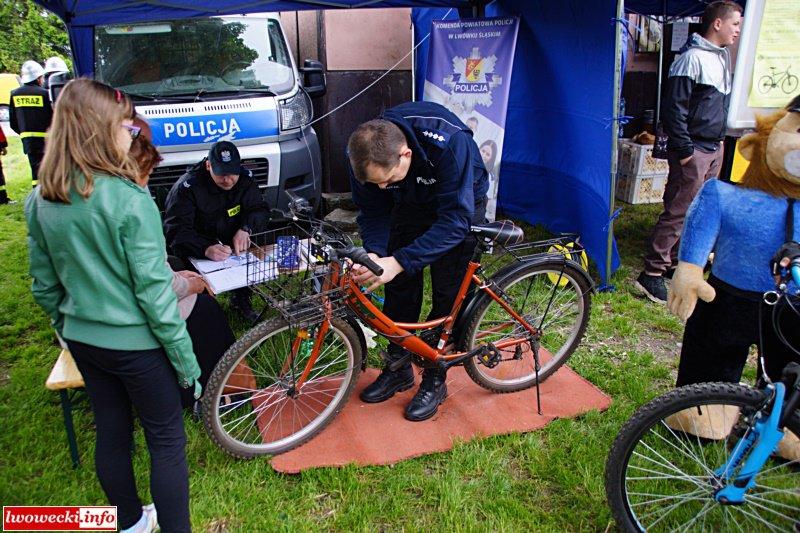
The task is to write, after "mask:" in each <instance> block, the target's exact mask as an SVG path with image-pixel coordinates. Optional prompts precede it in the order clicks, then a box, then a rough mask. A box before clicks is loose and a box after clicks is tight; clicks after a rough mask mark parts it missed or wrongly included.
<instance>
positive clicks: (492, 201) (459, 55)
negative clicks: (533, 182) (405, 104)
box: [423, 17, 519, 220]
mask: <svg viewBox="0 0 800 533" xmlns="http://www.w3.org/2000/svg"><path fill="white" fill-rule="evenodd" d="M518 30H519V19H518V18H517V17H500V18H488V19H463V20H435V21H433V28H432V29H431V44H430V52H429V58H428V72H427V74H426V76H425V91H424V94H423V100H426V101H428V102H436V103H439V104H442V105H443V106H445V107H446V108H448V109H449V110H450V111H452V112H453V113H455V114H456V115H457V116H458V117H459V118H460V119H461V120H462V121H463V122H464V123H465V124H466V125H467V126H469V128H470V129H471V130H472V133H473V138H474V139H475V142H476V143H477V144H478V147H479V148H480V152H481V158H482V159H483V162H484V164H485V165H486V170H487V171H488V172H489V203H488V205H487V207H486V217H487V218H488V219H489V220H494V218H495V213H496V210H497V191H498V183H499V179H500V158H501V155H502V152H503V137H504V135H505V124H506V111H507V109H508V92H509V88H510V87H511V83H510V82H511V71H512V66H513V64H514V49H515V48H516V44H517V31H518Z"/></svg>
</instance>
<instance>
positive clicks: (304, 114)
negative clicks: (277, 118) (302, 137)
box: [280, 92, 311, 130]
mask: <svg viewBox="0 0 800 533" xmlns="http://www.w3.org/2000/svg"><path fill="white" fill-rule="evenodd" d="M280 109H281V129H282V130H294V129H297V128H300V127H302V126H303V125H305V124H308V123H309V122H311V107H310V105H309V101H308V98H306V95H305V94H303V93H302V92H298V93H297V94H295V95H294V96H292V97H291V98H287V99H286V100H281V101H280Z"/></svg>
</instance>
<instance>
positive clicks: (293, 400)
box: [203, 318, 363, 458]
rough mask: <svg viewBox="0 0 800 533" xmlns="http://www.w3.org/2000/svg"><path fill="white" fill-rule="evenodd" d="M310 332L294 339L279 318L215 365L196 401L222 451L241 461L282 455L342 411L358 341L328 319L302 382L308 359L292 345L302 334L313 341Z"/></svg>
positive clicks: (356, 365)
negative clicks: (316, 351)
mask: <svg viewBox="0 0 800 533" xmlns="http://www.w3.org/2000/svg"><path fill="white" fill-rule="evenodd" d="M315 331H316V328H310V329H309V330H304V331H301V332H299V334H298V330H297V329H295V328H292V327H290V326H289V324H288V323H287V322H286V321H285V320H284V319H282V318H275V319H272V320H268V321H266V322H262V323H260V324H258V325H257V326H255V327H254V328H253V329H251V330H250V331H248V332H247V333H246V334H245V335H244V336H243V337H242V338H241V339H240V340H239V341H237V342H236V343H235V344H234V345H233V346H231V347H230V348H229V349H228V351H227V352H226V353H225V355H224V356H223V357H222V359H221V360H220V362H219V363H217V366H216V368H215V369H214V371H213V372H212V374H211V377H210V378H209V380H208V385H207V386H206V391H205V394H204V396H203V422H204V424H205V427H206V431H207V432H208V434H209V436H210V437H211V439H212V440H213V441H214V442H215V443H216V444H218V445H219V446H220V447H221V448H222V449H223V450H225V451H226V452H228V453H230V454H231V455H233V456H235V457H241V458H250V457H255V456H258V455H268V454H269V455H276V454H279V453H283V452H286V451H289V450H291V449H292V448H296V447H297V446H300V445H301V444H303V443H305V442H307V441H308V440H310V439H312V438H313V437H314V436H316V435H317V434H318V433H319V432H320V431H322V430H323V429H324V428H325V426H327V425H328V424H329V423H330V422H331V421H332V420H333V419H334V417H335V416H336V415H337V414H338V413H339V411H341V409H342V408H343V407H344V405H345V404H346V403H347V400H348V398H349V397H350V394H351V393H352V392H353V388H354V387H355V384H356V381H357V379H358V373H359V371H360V368H361V358H362V355H363V354H362V353H361V344H360V343H359V340H358V336H357V334H356V332H355V331H353V329H352V328H351V327H350V326H349V325H348V324H347V323H346V322H344V321H342V320H339V319H333V320H331V325H330V329H329V330H328V332H327V334H326V335H325V338H324V341H323V343H322V345H321V346H320V349H319V356H318V357H317V360H316V361H315V362H314V364H313V366H312V367H311V369H310V372H309V373H308V375H307V376H306V378H305V380H302V376H303V373H304V372H305V370H306V367H307V366H308V365H307V363H308V362H309V359H310V355H311V354H310V350H306V351H305V353H304V350H302V349H300V348H299V344H300V343H301V342H302V340H301V339H303V338H304V337H307V338H308V339H309V341H313V339H314V338H315V335H316V333H315ZM306 334H307V335H306ZM307 342H308V341H307ZM301 381H302V383H300V382H301Z"/></svg>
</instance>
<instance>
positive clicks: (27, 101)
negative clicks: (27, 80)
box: [9, 84, 53, 154]
mask: <svg viewBox="0 0 800 533" xmlns="http://www.w3.org/2000/svg"><path fill="white" fill-rule="evenodd" d="M9 114H10V117H9V126H11V129H12V130H14V131H16V132H17V133H19V136H20V138H21V139H22V150H23V151H24V152H25V153H26V154H30V153H36V152H44V138H45V135H46V134H47V128H49V127H50V121H51V120H53V108H52V107H51V105H50V95H49V94H48V93H47V91H46V90H45V89H43V88H41V87H40V86H38V85H35V84H31V85H23V86H22V87H18V88H16V89H14V90H13V91H11V102H9Z"/></svg>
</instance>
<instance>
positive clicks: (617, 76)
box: [601, 0, 625, 291]
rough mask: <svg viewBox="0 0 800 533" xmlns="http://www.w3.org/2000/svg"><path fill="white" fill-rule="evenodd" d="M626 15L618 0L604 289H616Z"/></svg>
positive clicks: (620, 0) (622, 4) (615, 26)
mask: <svg viewBox="0 0 800 533" xmlns="http://www.w3.org/2000/svg"><path fill="white" fill-rule="evenodd" d="M624 16H625V0H617V16H616V19H615V22H614V43H615V44H614V51H615V53H614V107H613V108H612V109H613V110H612V113H611V116H612V117H614V120H612V121H611V179H610V180H609V182H610V184H611V190H610V192H609V195H608V198H609V200H608V242H607V248H606V279H605V280H603V285H604V286H603V287H602V288H601V289H604V290H612V291H613V290H614V286H613V285H611V259H612V256H613V253H614V195H615V193H616V189H617V144H618V142H619V120H617V119H618V118H619V98H620V87H622V35H621V33H620V31H619V30H620V28H619V25H620V24H621V23H622V22H621V21H622V17H624Z"/></svg>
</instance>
